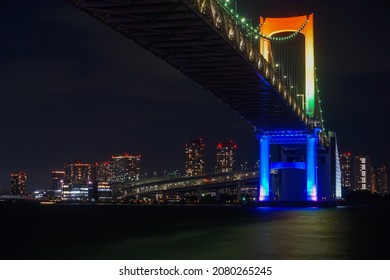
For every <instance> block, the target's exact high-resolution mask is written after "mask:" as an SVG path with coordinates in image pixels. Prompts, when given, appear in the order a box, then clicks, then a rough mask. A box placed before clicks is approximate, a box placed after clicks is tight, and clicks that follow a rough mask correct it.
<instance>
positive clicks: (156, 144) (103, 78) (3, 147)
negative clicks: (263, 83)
mask: <svg viewBox="0 0 390 280" xmlns="http://www.w3.org/2000/svg"><path fill="white" fill-rule="evenodd" d="M386 11H388V9H386V8H385V1H373V0H371V1H351V0H348V1H312V0H307V1H288V0H283V1H279V0H273V1H265V0H262V1H249V0H247V1H245V0H240V1H239V3H238V12H239V14H241V15H243V16H246V17H247V18H252V19H253V21H252V22H253V23H254V22H256V21H257V20H258V17H259V16H269V17H275V16H293V15H304V14H309V13H311V12H314V25H315V55H316V67H317V73H318V78H319V87H320V91H321V99H322V106H323V110H324V113H323V114H324V119H325V126H326V128H327V129H328V130H334V131H336V133H337V136H338V145H339V150H340V152H343V151H351V152H354V153H368V154H371V155H372V157H373V160H374V164H375V166H379V165H381V164H386V165H388V166H390V160H389V157H390V145H389V143H390V135H389V131H390V129H389V128H390V121H389V120H390V118H389V113H388V111H389V104H390V97H389V94H390V93H389V87H388V82H389V77H390V69H389V62H390V60H389V51H388V44H387V43H388V38H387V34H388V28H389V27H390V21H389V19H388V18H389V17H388V16H387V14H386V13H387V12H386ZM1 12H2V13H1V17H0V92H1V94H0V106H1V109H0V125H1V130H2V134H1V138H0V188H9V185H10V179H9V173H10V172H11V171H25V172H27V176H28V189H29V190H30V191H32V190H34V189H38V188H44V187H48V186H50V183H51V177H50V176H51V173H50V172H51V170H61V169H63V165H64V163H72V162H76V161H77V160H79V161H82V162H91V163H94V162H97V161H106V160H109V159H110V157H111V155H113V154H120V153H124V152H127V153H130V154H141V155H142V166H141V168H142V172H148V173H149V174H151V173H152V172H153V171H157V173H159V174H160V173H161V174H162V172H163V171H164V170H167V171H172V170H176V169H178V170H180V172H181V173H183V170H184V145H185V144H186V143H187V142H189V141H190V140H191V139H194V138H197V137H202V138H203V139H204V141H205V142H206V145H207V153H208V154H207V161H208V171H212V169H213V166H214V165H215V146H216V144H217V143H218V142H219V141H224V140H230V139H232V140H234V141H235V142H236V143H237V145H238V165H240V164H241V163H243V162H245V161H247V162H248V165H249V166H254V164H255V161H256V160H257V156H258V144H257V141H256V139H255V135H254V133H253V127H252V126H251V125H250V124H249V123H248V122H247V121H245V120H244V119H243V118H241V116H239V115H237V113H235V112H234V111H232V110H231V109H229V108H228V107H227V106H226V105H225V104H224V103H222V102H220V101H219V100H218V98H216V97H214V96H213V95H212V94H211V93H209V92H207V91H206V90H204V89H202V88H201V87H200V86H199V85H197V84H196V83H195V82H193V81H191V80H190V79H189V78H188V77H186V76H184V75H183V74H181V73H180V72H179V71H177V70H175V69H173V68H172V67H170V66H169V65H168V64H167V63H165V62H163V61H161V60H160V59H158V58H157V57H155V56H153V55H152V54H150V53H148V52H147V51H146V50H144V49H142V48H141V47H139V46H137V45H135V44H134V43H132V42H131V41H129V40H128V39H126V38H125V37H123V36H122V35H120V34H118V33H116V32H114V31H113V30H112V29H110V28H109V27H107V26H105V25H103V24H102V23H100V22H98V21H97V20H95V19H93V18H91V17H89V16H87V15H85V14H83V13H82V12H81V11H80V10H78V9H76V8H75V7H73V6H71V5H70V4H68V3H67V2H65V1H60V0H40V1H23V0H22V1H7V0H5V1H2V7H1ZM386 112H387V113H386Z"/></svg>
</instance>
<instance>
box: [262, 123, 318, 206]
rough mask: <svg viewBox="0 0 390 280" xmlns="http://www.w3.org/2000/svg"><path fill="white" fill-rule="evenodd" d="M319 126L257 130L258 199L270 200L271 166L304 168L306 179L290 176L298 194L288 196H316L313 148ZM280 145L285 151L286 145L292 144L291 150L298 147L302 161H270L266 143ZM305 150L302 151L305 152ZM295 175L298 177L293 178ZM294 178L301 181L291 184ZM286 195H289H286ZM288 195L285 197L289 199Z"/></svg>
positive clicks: (307, 199) (315, 160) (315, 156)
mask: <svg viewBox="0 0 390 280" xmlns="http://www.w3.org/2000/svg"><path fill="white" fill-rule="evenodd" d="M319 131H320V129H319V128H315V129H313V130H311V131H281V132H273V131H270V132H266V133H263V132H261V133H260V132H259V133H258V134H257V139H258V140H259V144H260V172H259V187H258V200H259V201H269V200H272V199H273V195H272V189H271V184H270V170H271V169H306V180H305V181H306V182H304V177H303V178H302V177H301V178H302V179H295V178H293V181H292V184H291V185H292V186H294V184H295V186H294V188H296V189H297V190H298V191H299V194H298V195H295V194H294V195H292V196H291V198H292V199H295V200H296V199H299V200H306V201H317V199H318V184H317V173H318V170H317V149H318V141H319ZM271 144H277V145H282V146H283V147H284V149H285V150H286V151H287V150H288V149H289V148H288V146H289V145H294V146H293V148H292V150H293V151H294V150H298V149H297V146H298V145H299V150H298V151H299V153H300V156H301V157H305V158H306V160H305V161H296V159H295V160H293V161H287V162H283V161H282V162H272V163H271V162H270V145H271ZM305 152H306V154H305ZM297 178H299V177H297ZM294 180H301V182H299V186H297V183H296V182H295V183H294ZM289 197H290V196H289ZM289 197H288V198H287V199H289Z"/></svg>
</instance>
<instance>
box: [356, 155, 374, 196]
mask: <svg viewBox="0 0 390 280" xmlns="http://www.w3.org/2000/svg"><path fill="white" fill-rule="evenodd" d="M372 178H373V170H372V165H371V157H370V156H369V155H363V154H360V155H355V184H354V189H355V190H357V191H369V192H371V191H372V189H371V188H372Z"/></svg>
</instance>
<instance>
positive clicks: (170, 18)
mask: <svg viewBox="0 0 390 280" xmlns="http://www.w3.org/2000/svg"><path fill="white" fill-rule="evenodd" d="M66 1H67V2H69V3H70V4H72V5H74V6H75V7H77V8H79V9H80V10H81V11H83V12H84V13H86V14H88V15H89V16H92V17H93V18H95V19H97V20H98V21H100V22H101V23H103V24H105V25H107V26H109V27H111V28H112V29H113V30H115V31H117V32H119V33H120V34H122V35H123V36H125V37H127V38H129V39H130V40H131V41H133V42H134V43H136V44H138V45H140V46H142V47H143V48H145V49H146V50H147V51H149V52H151V53H153V54H154V55H156V56H157V57H159V58H161V59H162V60H164V61H166V62H167V63H168V64H170V65H171V66H172V67H174V68H176V69H178V70H179V71H181V72H182V73H184V74H185V75H187V76H188V77H189V78H190V79H192V80H194V81H195V82H197V83H198V84H199V85H200V86H201V87H203V88H205V89H207V90H209V91H210V92H211V93H212V94H214V95H215V96H216V97H217V98H219V99H220V100H221V101H222V102H224V103H226V104H227V105H228V106H229V107H230V108H231V109H233V110H235V111H236V112H237V113H238V114H239V115H241V116H242V117H243V118H244V119H245V120H247V121H248V122H249V123H250V124H251V125H253V127H254V128H255V131H256V135H257V138H258V140H259V144H260V149H259V150H260V155H259V158H260V168H259V172H258V173H259V175H258V177H259V186H258V192H257V198H258V200H259V201H269V200H273V199H274V198H275V196H274V191H273V186H272V184H271V181H270V173H271V170H278V172H279V174H280V181H281V183H280V185H281V186H280V189H281V191H280V193H281V199H284V200H290V201H292V200H297V201H318V200H335V199H339V198H341V184H340V180H339V163H338V154H337V153H338V152H337V141H336V137H335V133H332V132H329V133H327V132H326V130H325V127H324V124H323V118H322V110H321V100H320V98H319V89H318V84H317V77H316V73H315V61H314V58H315V55H314V16H313V14H308V15H304V16H297V17H288V18H267V17H260V18H259V24H258V25H255V26H252V25H251V24H250V23H249V21H248V20H247V19H246V18H245V17H242V16H240V15H239V14H237V13H236V11H235V9H234V8H233V7H232V5H231V3H230V2H229V0H142V1H137V0H66ZM151 71H152V69H151Z"/></svg>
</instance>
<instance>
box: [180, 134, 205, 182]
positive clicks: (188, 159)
mask: <svg viewBox="0 0 390 280" xmlns="http://www.w3.org/2000/svg"><path fill="white" fill-rule="evenodd" d="M185 170H186V175H187V176H197V175H203V174H205V173H206V145H205V143H204V142H203V139H202V138H198V139H194V140H192V141H191V142H190V143H189V144H186V145H185Z"/></svg>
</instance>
